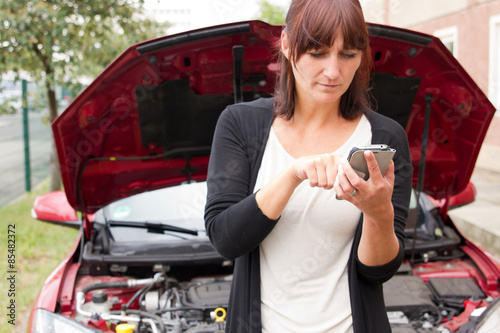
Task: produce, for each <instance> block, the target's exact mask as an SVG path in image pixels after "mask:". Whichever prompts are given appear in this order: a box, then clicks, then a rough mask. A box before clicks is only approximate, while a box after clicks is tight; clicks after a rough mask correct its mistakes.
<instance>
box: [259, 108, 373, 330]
mask: <svg viewBox="0 0 500 333" xmlns="http://www.w3.org/2000/svg"><path fill="white" fill-rule="evenodd" d="M370 143H371V126H370V123H369V121H368V119H366V117H365V116H362V118H361V119H360V121H359V123H358V125H357V127H356V129H355V131H354V132H353V134H352V136H351V137H350V138H349V139H348V140H347V141H346V142H345V143H344V145H342V147H340V148H339V149H338V150H337V151H335V152H334V154H339V155H342V156H343V157H347V155H348V153H349V151H350V150H351V148H352V147H353V146H359V145H368V144H370ZM293 160H294V158H293V157H292V156H290V155H289V154H288V153H287V152H286V150H285V149H284V148H283V146H282V145H281V143H280V142H279V140H278V137H277V136H276V133H275V132H274V130H273V129H272V128H271V131H270V134H269V139H268V141H267V145H266V148H265V151H264V156H263V159H262V164H261V167H260V170H259V174H258V176H257V182H256V185H255V189H254V190H255V191H257V190H258V189H260V188H261V187H263V186H264V185H265V184H267V183H269V182H270V181H271V180H272V179H273V178H274V177H275V176H276V175H277V174H278V173H279V172H280V171H281V170H283V169H284V168H285V166H287V165H288V164H289V163H290V162H292V161H293ZM360 214H361V212H360V211H359V210H358V209H357V208H356V207H355V206H354V205H352V204H350V203H349V202H347V201H344V200H337V199H335V190H333V189H332V190H324V189H320V188H311V187H310V186H309V183H308V182H307V181H304V182H303V183H302V184H300V185H299V186H298V187H297V189H296V190H295V192H294V193H293V195H292V197H291V198H290V201H289V202H288V204H287V206H286V207H285V209H284V211H283V212H282V214H281V217H280V220H279V221H278V223H277V224H276V226H275V228H274V229H273V230H272V232H271V233H270V234H269V235H268V236H267V238H266V239H265V240H264V241H263V242H262V243H261V245H260V269H261V273H260V277H261V302H262V304H261V311H262V332H264V333H266V332H267V333H276V332H287V333H292V332H297V333H299V332H300V333H306V332H311V333H312V332H314V333H319V332H335V333H340V332H342V333H345V332H352V331H353V329H352V315H351V307H350V298H349V286H348V280H347V262H348V260H349V254H350V251H351V246H352V241H353V238H354V233H355V230H356V227H357V225H358V221H359V217H360Z"/></svg>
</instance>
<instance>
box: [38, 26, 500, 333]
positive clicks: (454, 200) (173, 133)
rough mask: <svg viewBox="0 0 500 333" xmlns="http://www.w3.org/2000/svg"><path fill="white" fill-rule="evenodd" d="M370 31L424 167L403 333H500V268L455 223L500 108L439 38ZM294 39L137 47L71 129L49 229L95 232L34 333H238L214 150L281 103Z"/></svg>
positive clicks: (379, 87)
mask: <svg viewBox="0 0 500 333" xmlns="http://www.w3.org/2000/svg"><path fill="white" fill-rule="evenodd" d="M369 31H370V34H371V37H370V41H371V50H372V56H373V65H374V66H373V67H374V72H373V76H372V83H373V90H372V93H373V99H374V102H375V103H374V104H375V105H376V110H377V111H378V112H380V113H383V114H385V115H387V116H389V117H391V118H393V119H395V120H397V121H398V122H399V123H400V124H401V125H402V126H403V127H404V128H405V129H406V133H407V135H408V138H409V144H410V148H411V155H412V162H413V167H414V171H413V184H414V197H413V200H412V202H411V207H410V215H409V217H408V221H407V236H408V237H407V241H406V258H405V262H404V263H403V265H402V266H401V268H400V270H399V272H398V274H397V275H396V276H394V278H393V279H391V280H390V281H389V282H387V284H386V285H384V292H385V299H386V308H387V313H388V316H389V318H390V322H391V325H392V327H393V332H481V333H483V332H493V331H494V330H498V327H499V326H498V323H499V320H500V301H499V300H500V287H499V279H500V260H499V259H498V258H495V257H494V256H493V255H491V254H488V253H486V252H485V251H484V250H482V249H480V248H479V247H477V246H475V245H474V244H473V243H471V242H470V241H469V240H467V239H466V238H464V237H463V235H461V233H460V232H459V231H458V230H457V228H456V227H455V225H454V224H453V221H452V220H451V219H450V217H449V215H448V210H449V209H451V208H452V205H462V204H466V203H468V202H471V201H472V200H474V191H473V187H472V185H471V184H470V183H469V180H470V176H471V173H472V170H473V168H474V165H475V162H476V158H477V156H478V153H479V150H480V147H481V144H482V142H483V139H484V136H485V134H486V131H487V129H488V126H489V124H490V122H491V119H492V117H493V114H494V112H495V109H494V107H493V106H492V104H491V103H490V102H489V101H488V99H487V98H486V96H485V95H484V94H483V92H481V90H480V89H479V88H478V86H477V85H476V84H475V83H474V82H473V80H472V79H471V78H470V77H469V75H467V73H466V72H465V71H464V69H463V68H462V67H461V66H460V64H459V63H458V62H457V61H456V60H455V59H454V58H453V56H452V55H451V54H450V52H448V50H447V49H446V48H445V47H444V46H443V44H442V43H441V42H440V41H439V40H438V39H436V38H434V37H432V36H428V35H424V34H420V33H416V32H412V31H408V30H402V29H396V28H392V27H386V26H380V25H369ZM280 32H281V27H280V26H271V25H268V24H265V23H263V22H259V21H251V22H241V23H234V24H227V25H222V26H216V27H210V28H205V29H200V30H195V31H191V32H186V33H181V34H177V35H172V36H165V37H161V38H157V39H154V40H149V41H145V42H142V43H139V44H137V45H133V46H131V47H130V48H129V49H127V50H126V51H125V52H124V53H123V54H122V55H121V56H119V57H118V58H117V59H116V60H115V61H114V62H113V63H111V64H110V65H109V66H108V67H107V68H106V70H105V71H104V72H103V73H102V74H101V75H100V76H99V77H98V78H97V79H96V80H95V81H94V82H93V83H92V84H91V85H90V86H89V87H88V88H86V89H85V90H84V91H83V92H82V93H81V94H80V95H79V96H78V97H77V98H76V99H75V101H74V102H73V103H72V104H71V105H70V106H69V107H68V108H67V109H66V110H65V111H64V113H62V114H61V115H60V116H59V117H58V118H57V119H56V121H55V122H54V123H53V125H52V128H53V132H54V137H55V141H56V145H57V150H58V153H59V161H60V166H61V172H62V179H63V183H64V188H65V195H64V194H63V193H62V192H59V193H49V194H47V195H45V196H43V197H41V198H40V199H39V200H37V201H36V202H35V207H34V215H35V217H36V218H38V219H40V220H45V221H50V222H56V223H66V224H68V225H73V226H77V227H80V226H81V227H82V233H81V239H80V242H79V244H78V246H77V247H76V248H75V249H73V250H72V251H71V252H70V253H69V254H68V256H67V257H66V259H65V260H64V261H63V262H62V263H61V264H60V265H59V266H58V267H57V268H56V269H55V270H54V272H53V274H51V275H50V277H49V278H48V279H47V281H46V283H45V285H44V286H43V288H42V290H41V292H40V295H39V297H38V299H37V301H36V303H35V305H34V307H33V311H32V314H31V317H30V323H29V332H96V331H103V332H132V331H134V329H135V331H134V332H222V331H223V330H224V326H225V322H224V318H225V313H226V309H227V300H228V295H229V287H230V284H231V274H232V262H231V261H228V260H225V259H224V258H222V257H221V256H220V255H218V253H217V252H215V250H214V249H213V247H212V245H211V244H210V242H209V240H208V237H207V235H206V233H205V229H204V221H203V208H204V203H205V191H206V189H205V184H204V181H205V179H206V173H207V165H208V160H209V153H210V146H211V143H212V135H213V131H214V126H215V124H216V121H217V118H218V116H219V114H220V112H221V111H222V110H223V109H224V107H225V106H226V105H229V104H232V103H235V102H239V101H249V100H253V99H256V98H265V97H270V96H272V93H273V88H274V82H275V78H276V76H277V75H279V70H280V69H279V66H278V64H277V63H276V59H275V51H274V47H275V45H276V42H277V40H278V38H279V36H280ZM228 170H230V168H229V169H228ZM75 211H79V212H81V214H80V215H78V216H80V217H79V218H77V215H76V214H75ZM134 327H135V328H134Z"/></svg>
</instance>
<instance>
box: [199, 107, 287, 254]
mask: <svg viewBox="0 0 500 333" xmlns="http://www.w3.org/2000/svg"><path fill="white" fill-rule="evenodd" d="M240 109H241V107H238V106H232V107H231V106H230V107H228V108H226V110H224V112H223V113H222V114H221V116H220V117H219V120H218V122H217V126H216V129H215V134H214V140H213V143H212V151H211V155H210V162H209V166H208V174H207V203H206V206H205V228H206V230H207V233H208V236H209V238H210V241H211V242H212V244H213V245H214V247H215V249H216V250H217V251H218V252H219V253H220V254H221V255H222V256H223V257H225V258H227V259H235V258H237V257H239V256H241V255H243V254H245V253H249V252H251V251H252V250H254V249H255V248H256V247H257V246H258V245H259V244H260V243H261V242H262V240H264V238H265V237H266V236H267V235H268V234H269V233H270V232H271V230H272V229H273V228H274V226H275V225H276V223H277V220H271V219H269V218H268V217H267V216H265V215H264V214H263V213H262V211H261V210H260V208H259V207H258V205H257V202H256V200H255V194H253V193H252V192H253V189H252V188H250V187H251V184H252V172H253V170H252V165H253V164H252V163H253V162H255V161H252V160H251V159H252V158H255V157H254V155H255V154H252V151H254V150H255V149H254V148H255V147H253V145H255V143H253V142H251V141H252V140H254V139H255V137H253V138H252V135H249V134H248V133H251V132H252V131H251V130H249V128H252V126H250V125H249V119H248V117H247V118H245V119H242V118H241V115H240V113H241V111H242V110H240ZM238 111H239V112H238ZM254 127H257V126H254Z"/></svg>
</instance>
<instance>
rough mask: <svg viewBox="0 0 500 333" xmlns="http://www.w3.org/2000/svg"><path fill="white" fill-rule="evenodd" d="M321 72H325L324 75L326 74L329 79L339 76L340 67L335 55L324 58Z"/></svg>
mask: <svg viewBox="0 0 500 333" xmlns="http://www.w3.org/2000/svg"><path fill="white" fill-rule="evenodd" d="M323 73H324V74H325V76H327V77H328V78H329V79H331V80H334V79H336V78H337V77H338V76H339V74H340V67H339V61H338V59H337V56H332V57H329V58H328V59H327V60H326V62H325V68H324V70H323Z"/></svg>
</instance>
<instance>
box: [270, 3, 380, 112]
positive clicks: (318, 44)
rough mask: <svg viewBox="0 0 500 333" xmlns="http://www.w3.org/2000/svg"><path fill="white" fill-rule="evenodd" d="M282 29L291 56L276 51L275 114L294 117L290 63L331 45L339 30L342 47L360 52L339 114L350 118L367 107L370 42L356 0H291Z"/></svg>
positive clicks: (342, 98)
mask: <svg viewBox="0 0 500 333" xmlns="http://www.w3.org/2000/svg"><path fill="white" fill-rule="evenodd" d="M283 31H284V32H285V33H286V34H287V39H288V45H289V49H290V54H289V58H290V59H287V57H285V56H284V55H283V52H279V56H278V57H279V63H280V65H281V69H280V71H281V73H280V75H279V77H278V79H277V81H276V89H275V99H274V101H275V111H274V112H275V114H276V115H278V116H282V117H284V118H286V119H290V118H292V117H293V112H294V108H295V78H294V76H293V72H292V66H293V64H292V63H295V62H296V61H297V60H298V59H299V58H300V57H301V56H302V55H303V54H304V53H306V52H307V51H309V50H317V49H320V48H322V47H331V46H332V45H333V44H334V42H335V37H336V32H339V31H340V32H341V33H342V35H343V38H344V48H345V49H347V50H353V49H355V50H360V51H362V56H361V64H360V66H359V68H358V70H357V71H356V74H355V75H354V78H353V80H352V82H351V85H350V86H349V88H348V89H347V91H346V92H345V93H344V94H343V95H342V97H341V99H340V114H341V116H342V117H343V118H345V119H353V118H355V117H357V116H358V115H359V114H360V113H362V112H363V111H364V110H365V109H366V108H367V107H369V98H368V82H369V79H370V67H371V53H370V42H369V36H368V30H367V28H366V22H365V19H364V16H363V11H362V9H361V5H360V4H359V1H358V0H292V3H291V5H290V8H289V10H288V14H287V16H286V21H285V28H284V30H283Z"/></svg>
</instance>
